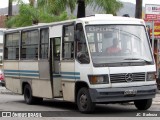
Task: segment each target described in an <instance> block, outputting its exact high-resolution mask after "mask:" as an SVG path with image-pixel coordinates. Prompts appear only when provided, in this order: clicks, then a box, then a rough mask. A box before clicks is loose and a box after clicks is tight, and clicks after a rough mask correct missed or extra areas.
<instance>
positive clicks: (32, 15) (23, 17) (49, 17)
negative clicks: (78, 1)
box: [6, 4, 68, 28]
mask: <svg viewBox="0 0 160 120" xmlns="http://www.w3.org/2000/svg"><path fill="white" fill-rule="evenodd" d="M66 19H68V16H67V13H66V12H62V13H61V14H60V15H59V16H56V15H53V14H50V13H46V12H45V11H44V10H42V9H37V8H34V7H33V6H30V5H26V4H20V7H19V15H16V16H13V17H10V18H9V19H8V20H7V21H6V25H7V27H9V28H10V27H24V26H29V25H32V24H33V21H36V22H37V23H38V22H41V23H44V22H45V23H47V22H54V21H62V20H66Z"/></svg>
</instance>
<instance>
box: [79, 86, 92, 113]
mask: <svg viewBox="0 0 160 120" xmlns="http://www.w3.org/2000/svg"><path fill="white" fill-rule="evenodd" d="M77 106H78V109H79V111H80V112H82V113H91V112H93V111H94V108H95V103H93V102H92V101H91V98H90V95H89V91H88V89H87V88H81V89H80V90H79V91H78V95H77Z"/></svg>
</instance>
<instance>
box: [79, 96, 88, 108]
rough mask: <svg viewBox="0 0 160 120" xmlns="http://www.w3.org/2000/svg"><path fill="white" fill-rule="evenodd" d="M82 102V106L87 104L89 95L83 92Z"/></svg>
mask: <svg viewBox="0 0 160 120" xmlns="http://www.w3.org/2000/svg"><path fill="white" fill-rule="evenodd" d="M80 104H81V106H82V107H86V106H87V96H86V95H85V94H82V95H81V97H80Z"/></svg>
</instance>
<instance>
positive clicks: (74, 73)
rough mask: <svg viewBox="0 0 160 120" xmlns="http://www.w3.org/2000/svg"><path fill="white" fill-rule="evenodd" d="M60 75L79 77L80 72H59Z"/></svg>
mask: <svg viewBox="0 0 160 120" xmlns="http://www.w3.org/2000/svg"><path fill="white" fill-rule="evenodd" d="M61 74H65V75H80V72H61Z"/></svg>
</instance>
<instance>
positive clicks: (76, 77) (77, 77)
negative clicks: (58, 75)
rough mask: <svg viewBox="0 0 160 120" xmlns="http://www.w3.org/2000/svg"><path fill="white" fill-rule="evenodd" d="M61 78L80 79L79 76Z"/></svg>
mask: <svg viewBox="0 0 160 120" xmlns="http://www.w3.org/2000/svg"><path fill="white" fill-rule="evenodd" d="M62 78H65V79H80V77H79V76H63V75H62Z"/></svg>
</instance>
